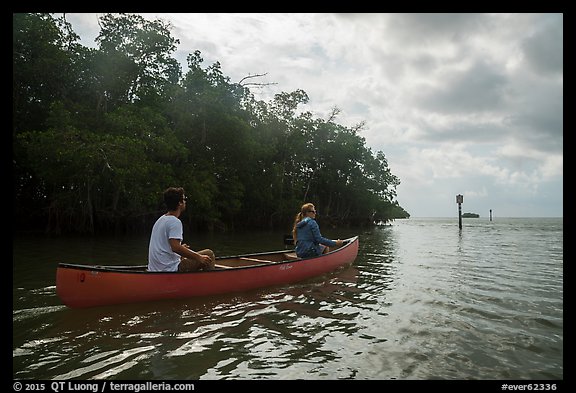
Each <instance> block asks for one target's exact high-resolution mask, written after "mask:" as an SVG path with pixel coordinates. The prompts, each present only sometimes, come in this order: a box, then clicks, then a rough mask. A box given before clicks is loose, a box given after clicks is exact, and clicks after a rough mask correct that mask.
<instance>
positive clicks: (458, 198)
mask: <svg viewBox="0 0 576 393" xmlns="http://www.w3.org/2000/svg"><path fill="white" fill-rule="evenodd" d="M456 203H457V204H458V228H460V229H462V204H463V203H464V195H462V194H458V195H456Z"/></svg>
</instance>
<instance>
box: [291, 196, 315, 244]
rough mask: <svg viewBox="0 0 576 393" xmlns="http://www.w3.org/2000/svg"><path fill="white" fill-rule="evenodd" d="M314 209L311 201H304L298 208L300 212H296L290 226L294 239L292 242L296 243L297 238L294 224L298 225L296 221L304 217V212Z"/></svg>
mask: <svg viewBox="0 0 576 393" xmlns="http://www.w3.org/2000/svg"><path fill="white" fill-rule="evenodd" d="M314 210H316V209H315V208H314V205H313V204H312V203H305V204H303V205H302V207H301V208H300V213H298V214H296V217H295V218H294V226H293V227H292V239H293V241H294V244H296V240H298V239H297V238H296V225H298V223H299V222H300V221H302V220H303V219H304V216H306V213H308V212H311V211H314Z"/></svg>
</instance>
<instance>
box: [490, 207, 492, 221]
mask: <svg viewBox="0 0 576 393" xmlns="http://www.w3.org/2000/svg"><path fill="white" fill-rule="evenodd" d="M490 221H492V209H490Z"/></svg>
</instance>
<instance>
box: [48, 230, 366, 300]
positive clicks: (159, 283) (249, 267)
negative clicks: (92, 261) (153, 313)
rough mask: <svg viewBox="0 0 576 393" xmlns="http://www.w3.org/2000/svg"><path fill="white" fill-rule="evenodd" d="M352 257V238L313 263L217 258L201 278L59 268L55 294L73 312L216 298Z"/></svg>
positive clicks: (284, 255) (126, 269) (320, 270)
mask: <svg viewBox="0 0 576 393" xmlns="http://www.w3.org/2000/svg"><path fill="white" fill-rule="evenodd" d="M357 255H358V236H355V237H352V238H349V239H346V240H345V241H344V245H343V246H342V247H340V248H338V249H336V250H334V251H331V252H329V253H327V254H324V255H321V256H319V257H314V258H306V259H300V258H297V257H296V255H295V254H294V252H293V250H283V251H274V252H268V253H257V254H247V255H238V256H231V257H219V258H217V259H216V269H214V270H211V271H205V272H204V271H201V272H194V273H171V272H148V271H147V270H146V265H142V266H92V265H77V264H70V263H60V264H58V269H57V271H56V293H57V294H58V296H59V297H60V299H61V300H62V302H63V303H64V304H66V305H67V306H68V307H73V308H82V307H93V306H103V305H109V304H119V303H135V302H145V301H152V300H160V299H176V298H188V297H194V296H210V295H218V294H223V293H230V292H241V291H247V290H250V289H255V288H262V287H267V286H273V285H283V284H288V283H292V282H297V281H301V280H304V279H307V278H311V277H314V276H319V275H322V274H325V273H328V272H331V271H333V270H335V269H337V268H338V267H340V266H345V265H348V264H351V263H352V262H354V260H355V259H356V256H357Z"/></svg>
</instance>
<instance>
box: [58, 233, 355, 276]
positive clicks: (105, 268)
mask: <svg viewBox="0 0 576 393" xmlns="http://www.w3.org/2000/svg"><path fill="white" fill-rule="evenodd" d="M357 239H358V236H354V237H351V238H348V239H345V240H344V244H343V245H342V247H339V248H337V249H335V250H332V251H330V252H328V253H326V254H322V255H319V256H315V257H311V258H298V259H285V260H281V261H266V260H262V261H263V262H264V263H261V264H255V265H247V266H226V267H223V268H219V267H217V268H216V269H214V270H200V271H196V272H150V271H148V270H146V268H147V265H83V264H76V263H67V262H60V263H58V268H59V269H60V268H66V269H75V270H87V271H99V272H111V273H127V274H147V275H148V274H149V275H157V274H159V275H161V274H178V275H185V274H203V273H215V272H224V271H230V270H239V269H254V268H256V269H258V268H262V267H266V266H271V265H281V264H287V263H298V262H302V261H310V260H314V259H318V258H324V257H326V256H327V255H330V254H334V253H338V252H340V251H342V250H343V249H345V248H346V247H348V246H350V245H351V244H352V243H354V241H356V240H357ZM293 252H294V250H290V249H286V250H280V251H270V252H259V253H252V254H240V255H234V256H222V257H216V265H218V261H219V260H220V261H223V260H227V259H239V258H250V257H258V256H268V255H281V254H286V253H293Z"/></svg>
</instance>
